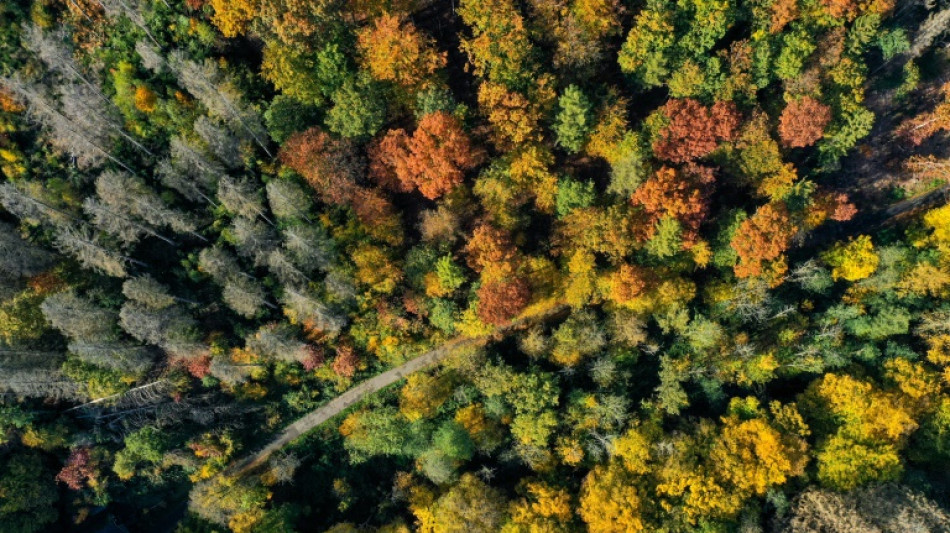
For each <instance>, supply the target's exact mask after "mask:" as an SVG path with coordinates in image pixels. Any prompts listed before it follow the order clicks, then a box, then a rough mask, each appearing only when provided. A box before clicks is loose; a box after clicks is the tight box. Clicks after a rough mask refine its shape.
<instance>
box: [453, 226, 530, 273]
mask: <svg viewBox="0 0 950 533" xmlns="http://www.w3.org/2000/svg"><path fill="white" fill-rule="evenodd" d="M465 253H466V254H467V255H468V266H470V267H471V268H472V270H474V271H476V272H481V273H482V278H483V279H486V280H496V279H502V278H505V277H508V276H511V275H512V274H514V271H515V270H516V268H517V263H518V250H517V249H516V248H515V247H514V245H513V244H512V242H511V236H510V235H509V234H508V232H506V231H504V230H501V229H498V228H496V227H494V226H491V225H489V224H482V225H480V226H478V227H477V228H475V231H473V232H472V236H471V237H470V238H469V240H468V244H467V245H466V246H465Z"/></svg>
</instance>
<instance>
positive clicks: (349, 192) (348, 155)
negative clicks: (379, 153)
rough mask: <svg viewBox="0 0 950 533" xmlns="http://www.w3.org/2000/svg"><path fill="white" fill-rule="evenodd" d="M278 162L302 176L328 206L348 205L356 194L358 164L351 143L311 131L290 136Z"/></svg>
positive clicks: (318, 130)
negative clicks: (329, 204)
mask: <svg viewBox="0 0 950 533" xmlns="http://www.w3.org/2000/svg"><path fill="white" fill-rule="evenodd" d="M279 158H280V161H281V162H282V163H283V164H285V165H287V166H288V167H290V168H292V169H293V170H294V171H295V172H297V173H298V174H300V175H301V176H303V177H304V179H306V180H307V183H309V184H310V186H311V187H313V189H314V190H315V191H317V194H319V195H320V198H321V199H322V200H323V201H325V202H327V203H331V204H337V205H342V204H347V203H349V202H350V200H351V199H352V196H353V194H354V193H355V192H356V187H357V185H356V176H357V174H358V173H359V164H358V159H357V157H356V153H355V151H354V148H353V145H352V143H351V142H350V141H347V140H342V139H336V138H334V137H332V136H331V135H330V134H328V133H326V132H325V131H323V130H321V129H320V128H317V127H313V128H310V129H308V130H307V131H302V132H298V133H295V134H293V135H291V136H290V138H289V139H287V141H286V142H284V145H283V146H282V147H281V149H280V154H279Z"/></svg>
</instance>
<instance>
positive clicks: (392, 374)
mask: <svg viewBox="0 0 950 533" xmlns="http://www.w3.org/2000/svg"><path fill="white" fill-rule="evenodd" d="M568 308H569V307H568V306H567V305H565V304H560V303H558V304H555V305H553V306H551V307H549V308H548V309H546V310H544V311H542V312H538V313H536V314H529V315H527V316H523V317H521V318H518V319H516V320H513V321H512V322H509V323H508V324H506V325H504V326H499V327H497V328H495V330H494V331H492V332H491V333H489V334H487V335H481V336H478V337H457V338H455V339H453V340H450V341H448V342H445V343H443V344H441V345H439V346H438V347H436V348H434V349H432V350H429V351H428V352H426V353H424V354H422V355H420V356H418V357H416V358H414V359H411V360H409V361H407V362H405V363H403V364H401V365H399V366H397V367H395V368H392V369H390V370H387V371H386V372H383V373H382V374H379V375H378V376H375V377H373V378H370V379H367V380H366V381H363V382H360V383H359V384H358V385H356V386H355V387H352V388H350V389H349V390H347V391H346V392H344V393H343V394H341V395H339V396H337V397H336V398H334V399H333V400H331V401H330V402H328V403H326V404H324V405H323V406H322V407H319V408H317V409H314V410H313V411H311V412H309V413H307V414H306V415H304V416H302V417H300V418H299V419H297V420H296V421H295V422H293V423H291V424H290V425H289V426H287V427H286V428H284V429H283V431H281V432H280V433H279V434H278V435H277V436H276V437H275V438H274V439H273V440H271V441H270V442H269V443H268V444H267V445H266V446H264V448H262V449H261V450H260V451H258V452H257V453H255V454H253V455H251V456H249V457H246V458H244V459H243V460H241V461H239V462H237V463H235V464H234V465H233V467H232V468H231V470H232V472H231V473H232V474H233V475H236V476H242V475H244V474H247V473H248V472H251V471H253V470H254V469H256V468H258V467H260V466H261V465H263V464H264V463H265V462H266V461H267V459H268V458H269V457H270V456H271V455H272V454H273V453H274V452H276V451H278V450H280V449H281V448H283V447H284V446H286V445H288V444H290V443H291V442H293V441H294V440H296V439H297V438H298V437H300V436H302V435H304V434H306V433H307V432H309V431H310V430H312V429H314V428H316V427H318V426H320V425H321V424H323V423H324V422H326V421H327V420H330V419H331V418H333V417H335V416H337V415H338V414H340V413H342V412H343V411H344V410H346V409H347V408H349V407H351V406H352V405H354V404H356V403H359V402H360V401H362V400H363V399H364V398H366V397H367V396H368V395H370V394H373V393H376V392H379V391H380V390H382V389H384V388H386V387H388V386H390V385H392V384H393V383H396V382H397V381H400V380H402V379H405V378H406V377H407V376H409V375H410V374H413V373H415V372H418V371H420V370H423V369H426V368H429V367H431V366H432V365H435V364H436V363H439V362H440V361H442V360H444V359H445V358H447V357H449V356H450V355H452V354H454V353H457V352H458V350H459V349H462V348H472V347H479V346H484V345H485V344H488V343H489V342H492V341H497V340H500V339H502V338H504V337H506V336H508V335H510V334H512V333H514V332H516V331H520V330H523V329H525V328H528V327H531V326H533V325H535V324H540V323H542V322H546V321H548V320H551V319H553V318H556V317H558V316H561V315H563V314H564V313H565V312H566V311H567V310H568Z"/></svg>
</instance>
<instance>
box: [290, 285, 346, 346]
mask: <svg viewBox="0 0 950 533" xmlns="http://www.w3.org/2000/svg"><path fill="white" fill-rule="evenodd" d="M282 302H283V304H284V305H285V306H286V307H287V309H288V310H289V311H290V312H291V314H292V315H293V317H294V318H295V320H296V321H297V322H300V323H307V324H308V325H310V326H312V327H313V328H315V329H319V330H321V331H324V332H326V333H327V334H329V335H337V334H338V333H339V332H340V331H341V330H342V329H343V326H345V325H346V319H345V318H344V317H342V316H340V315H339V314H337V313H335V312H333V311H332V310H331V309H330V307H329V306H327V305H326V304H324V303H323V302H321V301H320V300H319V299H317V298H316V297H315V296H313V295H312V294H310V293H308V292H307V291H306V290H303V289H299V288H296V287H293V286H290V285H286V286H284V290H283V298H282Z"/></svg>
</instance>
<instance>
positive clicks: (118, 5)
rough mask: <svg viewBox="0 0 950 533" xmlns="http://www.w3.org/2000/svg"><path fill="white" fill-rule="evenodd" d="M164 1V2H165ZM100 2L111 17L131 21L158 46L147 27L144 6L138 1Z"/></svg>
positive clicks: (113, 0) (106, 0)
mask: <svg viewBox="0 0 950 533" xmlns="http://www.w3.org/2000/svg"><path fill="white" fill-rule="evenodd" d="M162 1H163V2H164V0H162ZM98 2H99V5H101V6H102V9H103V10H104V11H105V12H106V14H107V15H109V17H111V18H119V17H125V18H127V19H129V21H131V22H132V24H135V25H136V26H137V27H138V28H139V29H140V30H142V31H143V32H144V33H145V36H146V37H148V39H149V40H150V41H152V43H153V44H154V45H155V46H158V41H156V40H155V37H154V36H153V35H152V32H150V31H149V30H148V27H147V26H146V25H145V17H144V16H142V6H141V5H140V4H139V3H138V1H137V0H98ZM165 5H166V6H167V5H168V4H167V3H166V4H165Z"/></svg>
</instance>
